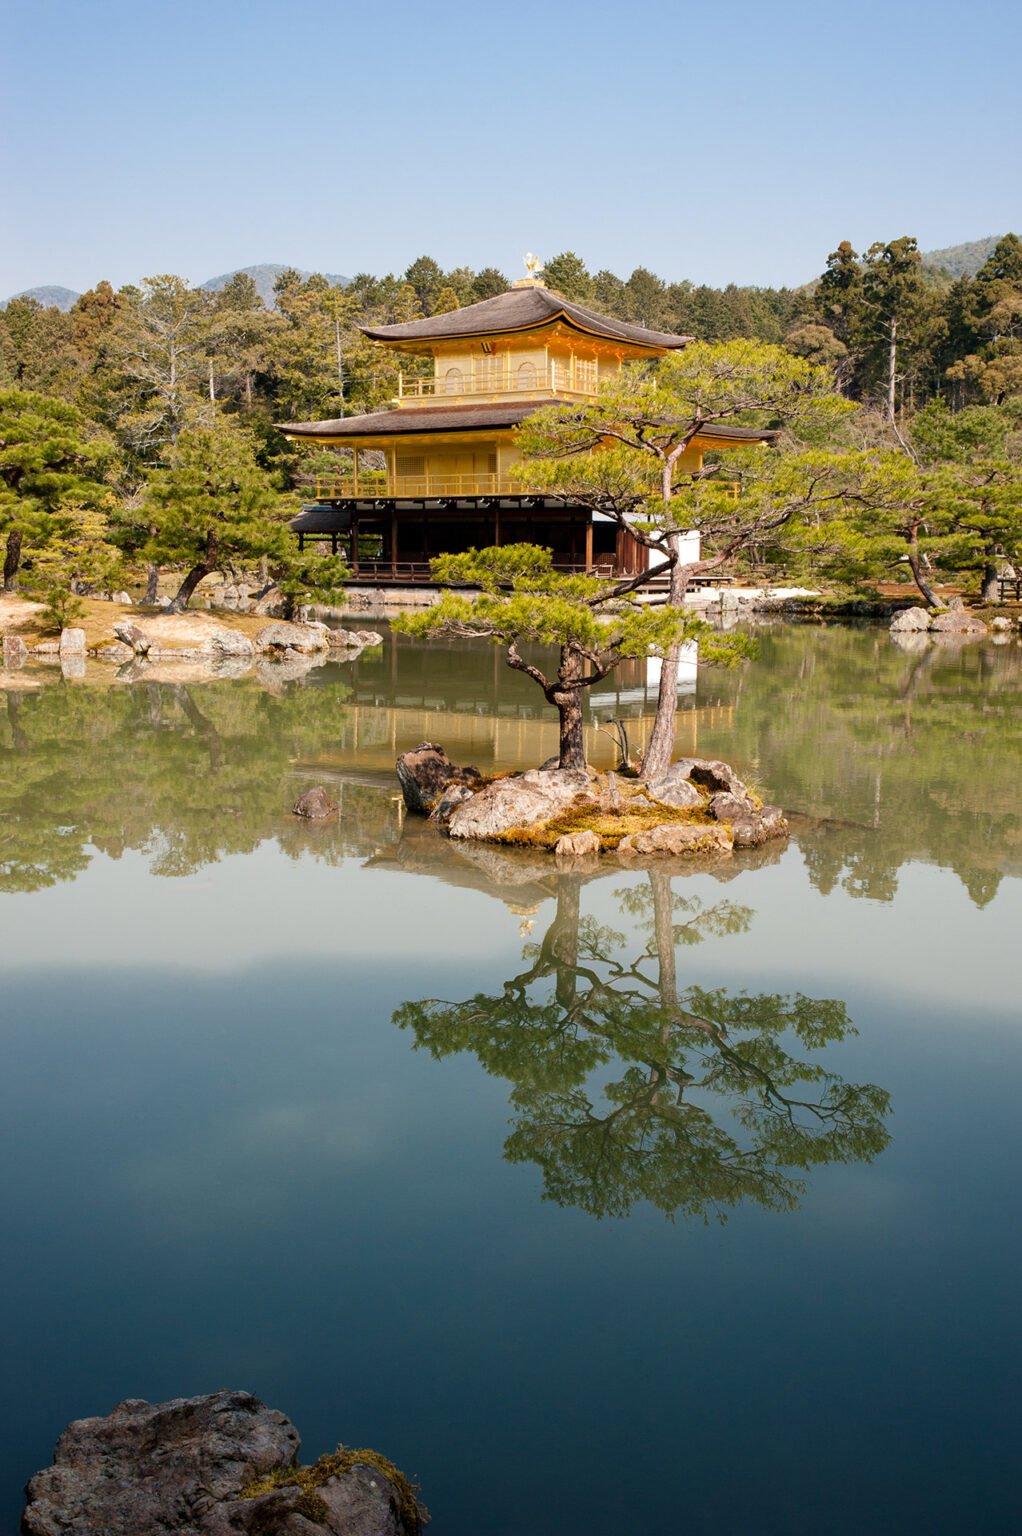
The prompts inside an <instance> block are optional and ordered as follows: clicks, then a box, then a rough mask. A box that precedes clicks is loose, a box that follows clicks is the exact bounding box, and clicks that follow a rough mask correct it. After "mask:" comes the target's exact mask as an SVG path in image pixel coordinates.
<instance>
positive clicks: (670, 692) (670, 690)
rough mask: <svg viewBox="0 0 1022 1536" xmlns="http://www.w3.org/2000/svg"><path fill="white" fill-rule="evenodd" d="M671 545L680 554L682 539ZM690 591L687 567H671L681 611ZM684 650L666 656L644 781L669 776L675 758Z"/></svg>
mask: <svg viewBox="0 0 1022 1536" xmlns="http://www.w3.org/2000/svg"><path fill="white" fill-rule="evenodd" d="M668 544H669V546H670V548H671V551H672V552H673V553H674V554H679V552H680V544H681V540H680V536H679V535H678V534H676V533H673V534H671V536H670V538H669V540H668ZM687 587H688V574H687V570H686V567H684V566H683V565H682V564H681V561H680V559H679V560H678V561H677V562H676V563H675V564H674V565H673V566H672V567H671V589H670V601H671V603H672V604H673V605H674V606H676V607H679V608H680V607H681V604H682V603H683V602H684V601H685V590H686V588H687ZM680 656H681V646H680V645H672V646H671V647H670V648H669V649H668V650H667V651H666V652H665V653H664V659H663V662H662V663H661V666H660V688H659V690H658V692H657V701H656V719H655V720H654V721H653V729H652V731H651V733H650V738H649V741H648V743H647V745H646V752H645V756H644V757H643V759H642V768H641V770H640V772H639V777H640V779H655V778H658V777H659V776H660V774H662V773H666V772H667V769H668V768H669V767H670V766H671V758H672V757H673V755H674V732H675V722H676V719H677V714H678V660H679V658H680Z"/></svg>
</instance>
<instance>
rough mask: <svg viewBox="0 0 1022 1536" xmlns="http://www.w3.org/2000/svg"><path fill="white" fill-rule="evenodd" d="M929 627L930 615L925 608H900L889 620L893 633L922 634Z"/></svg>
mask: <svg viewBox="0 0 1022 1536" xmlns="http://www.w3.org/2000/svg"><path fill="white" fill-rule="evenodd" d="M929 627H930V615H929V614H928V613H927V611H926V609H925V608H902V609H901V611H900V612H899V613H896V614H895V615H894V618H893V619H892V620H891V633H892V634H893V635H911V634H922V633H924V632H925V631H926V630H928V629H929Z"/></svg>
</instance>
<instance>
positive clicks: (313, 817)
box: [291, 784, 337, 821]
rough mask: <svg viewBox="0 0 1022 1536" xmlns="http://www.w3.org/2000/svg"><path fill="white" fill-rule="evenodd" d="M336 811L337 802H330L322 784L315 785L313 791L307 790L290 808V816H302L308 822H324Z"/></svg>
mask: <svg viewBox="0 0 1022 1536" xmlns="http://www.w3.org/2000/svg"><path fill="white" fill-rule="evenodd" d="M336 811H337V801H336V800H331V798H330V796H329V795H328V794H327V792H326V790H325V789H324V788H323V786H322V784H317V785H316V787H315V789H307V790H306V791H305V793H304V795H299V797H298V799H297V800H296V801H295V803H294V805H293V806H292V807H291V813H292V815H294V816H304V817H306V818H307V819H308V820H309V821H325V820H326V818H327V817H328V816H333V815H334V814H335V813H336Z"/></svg>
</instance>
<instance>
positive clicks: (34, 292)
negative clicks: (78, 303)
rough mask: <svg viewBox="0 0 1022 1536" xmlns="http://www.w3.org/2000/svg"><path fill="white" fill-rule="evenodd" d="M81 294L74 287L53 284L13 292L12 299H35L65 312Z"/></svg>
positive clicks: (6, 300) (47, 306)
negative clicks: (46, 286)
mask: <svg viewBox="0 0 1022 1536" xmlns="http://www.w3.org/2000/svg"><path fill="white" fill-rule="evenodd" d="M79 298H81V294H78V293H75V291H74V289H73V288H61V287H60V286H59V285H53V286H51V287H48V288H25V289H24V290H23V291H22V292H21V293H12V294H11V299H35V301H36V303H37V304H41V305H42V306H43V308H44V309H62V310H64V311H65V313H66V312H67V311H68V310H69V309H70V308H71V306H72V304H74V302H75V300H76V299H79ZM11 299H4V301H3V303H2V304H0V309H6V308H7V306H8V304H9V303H10V302H11Z"/></svg>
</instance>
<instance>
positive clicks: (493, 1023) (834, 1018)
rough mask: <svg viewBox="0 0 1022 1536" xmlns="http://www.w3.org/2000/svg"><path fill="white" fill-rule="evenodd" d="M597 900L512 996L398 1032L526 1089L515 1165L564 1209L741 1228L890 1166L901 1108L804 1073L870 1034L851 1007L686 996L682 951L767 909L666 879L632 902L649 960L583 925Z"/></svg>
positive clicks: (430, 1017)
mask: <svg viewBox="0 0 1022 1536" xmlns="http://www.w3.org/2000/svg"><path fill="white" fill-rule="evenodd" d="M581 892H582V877H581V876H579V875H577V874H569V873H565V874H562V875H561V876H560V877H559V879H558V882H557V902H556V912H555V915H554V919H553V921H552V923H551V924H550V927H549V928H548V929H547V931H546V933H545V934H544V936H543V938H542V939H541V940H540V942H539V943H536V944H529V945H527V946H526V948H525V951H524V958H525V959H526V961H528V962H529V963H528V965H527V967H526V969H524V970H522V971H521V972H520V973H519V974H518V975H516V976H513V977H511V978H510V979H509V980H508V981H506V982H505V983H504V985H503V987H502V989H501V990H500V991H499V992H497V993H494V994H492V995H487V994H482V993H481V994H477V995H476V996H475V997H472V998H469V999H467V1000H466V1001H465V1002H461V1003H456V1002H455V1003H452V1002H442V1001H439V1000H424V1001H421V1002H407V1003H404V1004H403V1005H402V1006H401V1007H400V1008H399V1009H398V1011H397V1013H396V1014H395V1015H394V1022H395V1023H396V1024H398V1025H399V1026H400V1027H401V1028H402V1029H408V1030H411V1031H412V1033H413V1034H414V1036H415V1044H416V1046H417V1047H424V1048H425V1049H427V1050H429V1051H430V1052H431V1053H432V1055H433V1056H434V1057H435V1058H437V1059H440V1058H442V1057H445V1056H450V1055H453V1054H455V1053H456V1052H460V1051H473V1052H474V1053H475V1055H476V1056H477V1057H478V1059H479V1061H480V1063H481V1064H482V1066H483V1067H485V1069H486V1070H487V1072H490V1073H492V1074H494V1075H495V1076H499V1077H504V1078H506V1079H507V1080H508V1081H509V1082H510V1083H511V1084H512V1085H513V1086H512V1092H511V1104H512V1106H513V1108H514V1118H513V1120H512V1122H511V1125H512V1129H511V1134H510V1136H509V1137H508V1139H507V1141H506V1143H505V1155H506V1156H507V1158H508V1159H509V1160H510V1161H511V1162H526V1161H532V1162H535V1163H537V1164H538V1166H539V1167H540V1169H541V1170H542V1175H543V1192H544V1197H545V1198H546V1199H550V1200H555V1201H556V1202H557V1203H558V1204H560V1205H574V1206H578V1207H579V1208H580V1209H581V1210H584V1211H587V1212H588V1213H589V1214H590V1215H592V1216H597V1217H601V1216H624V1215H626V1214H627V1213H628V1212H629V1211H630V1209H631V1208H632V1206H633V1205H634V1204H635V1203H636V1202H637V1201H648V1202H649V1203H650V1204H652V1205H654V1206H656V1207H657V1208H658V1209H659V1210H661V1211H663V1212H664V1213H665V1215H667V1216H670V1217H674V1216H675V1215H677V1214H679V1213H680V1214H681V1215H683V1216H702V1217H704V1218H707V1217H708V1216H710V1215H716V1216H717V1217H718V1218H719V1219H721V1220H724V1219H726V1215H727V1212H728V1210H729V1209H731V1208H733V1207H735V1206H738V1205H741V1204H742V1203H743V1202H746V1201H752V1202H754V1203H755V1204H757V1205H761V1206H765V1207H766V1208H768V1209H770V1210H791V1209H793V1208H794V1207H795V1206H796V1205H797V1204H798V1201H799V1197H800V1196H801V1195H802V1194H803V1193H804V1191H805V1188H806V1184H805V1180H804V1179H803V1178H801V1177H799V1172H800V1171H805V1170H808V1169H809V1168H812V1167H815V1166H816V1165H818V1164H821V1163H833V1162H855V1161H858V1162H870V1161H871V1160H872V1159H873V1158H874V1157H875V1156H876V1155H877V1154H878V1153H879V1152H881V1151H882V1150H883V1148H884V1147H885V1146H886V1144H887V1141H888V1132H887V1129H886V1126H885V1118H886V1116H887V1113H888V1109H889V1096H888V1094H887V1093H886V1092H884V1090H883V1089H881V1088H878V1087H875V1086H874V1085H872V1084H855V1083H848V1082H845V1081H844V1080H843V1079H842V1078H841V1077H839V1076H837V1075H836V1074H834V1073H832V1072H829V1071H828V1070H827V1069H826V1068H825V1067H824V1066H823V1065H822V1064H821V1063H820V1061H819V1060H806V1059H802V1058H803V1057H804V1055H805V1053H807V1052H820V1051H822V1050H823V1048H824V1047H826V1046H827V1045H828V1044H831V1043H834V1042H838V1041H840V1040H843V1039H845V1038H846V1037H848V1036H849V1035H853V1034H854V1033H855V1030H854V1028H853V1026H852V1024H851V1021H850V1020H849V1018H848V1014H847V1010H846V1008H845V1005H844V1003H842V1002H839V1001H837V1000H835V999H829V998H820V999H814V998H809V997H804V996H802V995H801V994H799V993H796V994H794V995H790V996H784V995H780V994H776V993H759V994H755V995H749V994H747V993H744V992H742V993H736V994H730V993H728V992H726V991H725V990H723V989H718V990H709V991H708V990H706V989H704V988H702V987H698V986H687V987H684V986H679V982H678V977H677V967H676V954H677V950H678V949H679V948H680V947H681V946H683V945H691V944H696V943H698V942H699V941H700V940H701V939H703V938H705V937H708V936H711V935H713V936H721V935H727V934H735V933H742V932H744V931H745V930H746V929H747V928H748V926H749V923H750V921H751V919H752V916H753V914H752V912H751V911H750V909H749V908H747V907H742V906H737V905H735V904H734V903H732V902H730V901H720V902H717V903H715V904H714V905H712V906H706V905H704V904H703V903H702V902H701V901H700V899H699V898H698V897H695V896H692V897H686V896H679V895H676V894H675V893H674V891H673V890H672V885H671V878H670V875H669V873H668V872H667V871H666V870H665V869H653V870H651V871H650V872H649V875H648V885H646V886H640V887H630V888H628V889H626V890H624V891H622V892H618V893H617V895H618V899H619V901H620V903H621V905H622V907H623V909H625V910H626V911H627V912H629V913H630V914H631V915H632V916H633V917H635V918H637V919H638V921H639V925H640V927H644V928H645V929H646V930H647V932H648V935H649V937H648V942H647V943H646V945H645V946H644V947H643V948H642V950H641V951H640V952H639V953H638V955H636V956H634V958H633V957H630V954H629V951H628V950H627V948H626V942H625V938H624V936H623V935H622V934H621V933H618V932H616V931H615V930H614V929H612V928H609V927H605V926H602V925H601V924H599V923H597V922H596V921H595V919H593V918H592V917H587V916H583V915H582V914H581Z"/></svg>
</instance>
